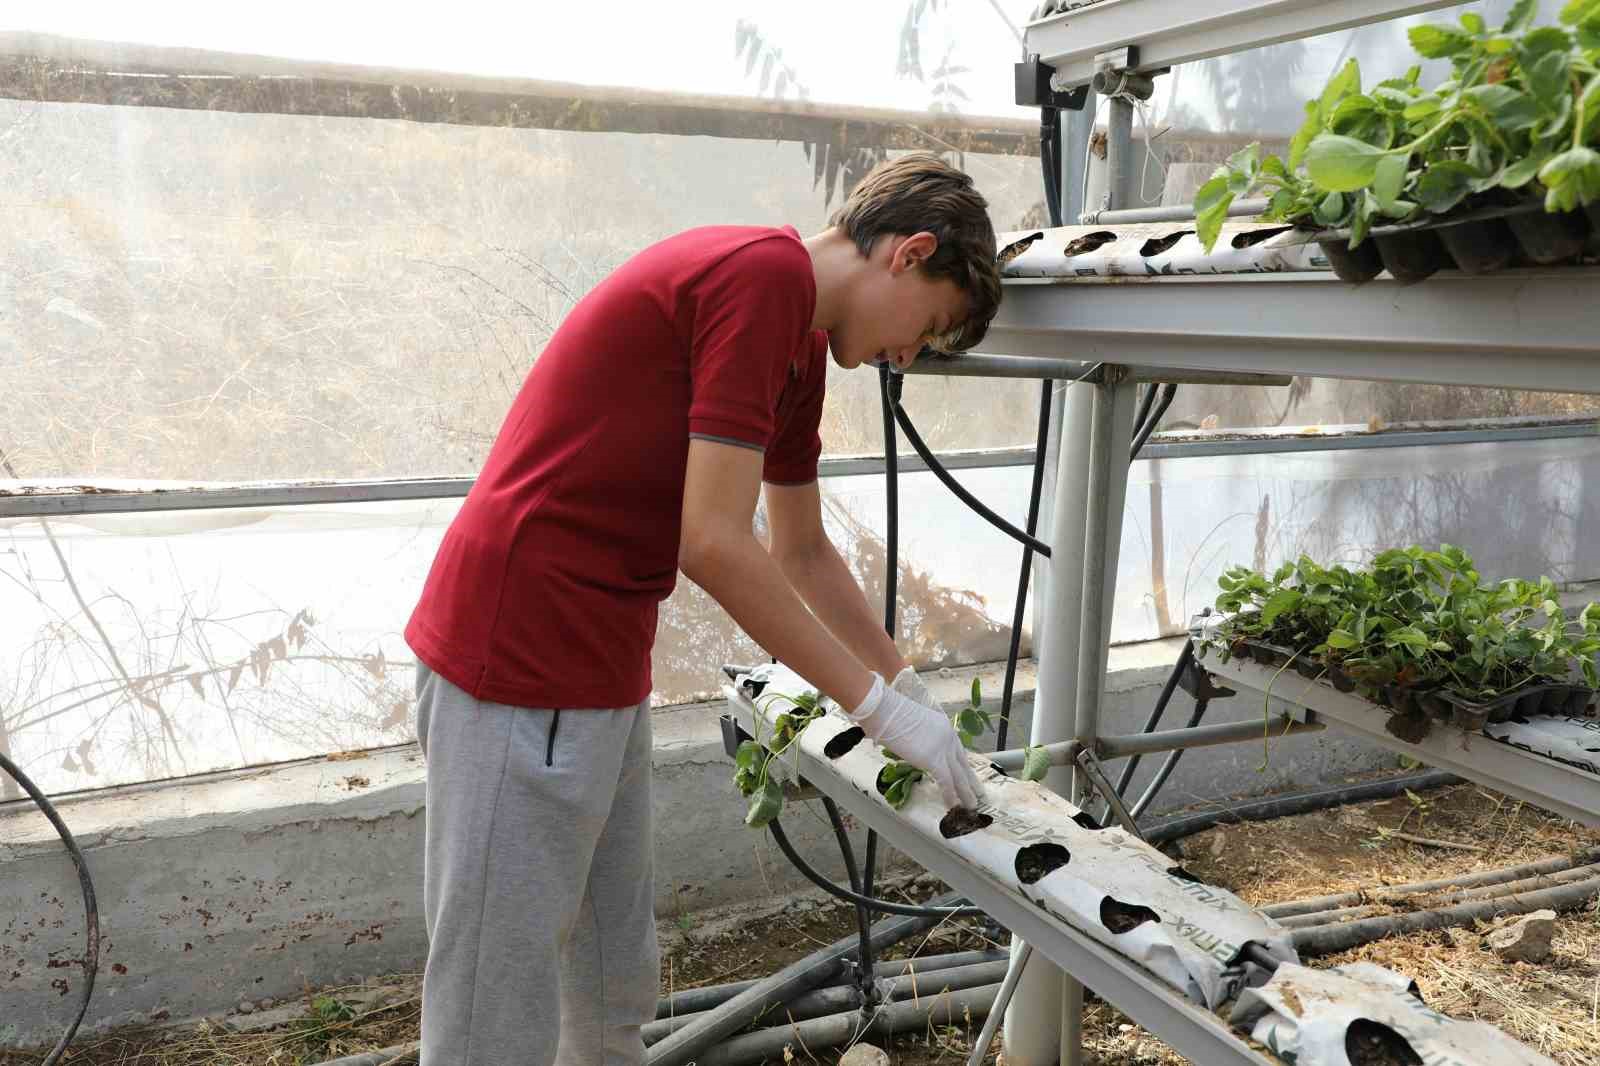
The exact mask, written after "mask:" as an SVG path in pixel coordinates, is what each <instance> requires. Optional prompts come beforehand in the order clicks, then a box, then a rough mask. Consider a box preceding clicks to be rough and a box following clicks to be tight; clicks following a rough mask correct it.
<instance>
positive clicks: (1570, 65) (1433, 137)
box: [1195, 0, 1600, 281]
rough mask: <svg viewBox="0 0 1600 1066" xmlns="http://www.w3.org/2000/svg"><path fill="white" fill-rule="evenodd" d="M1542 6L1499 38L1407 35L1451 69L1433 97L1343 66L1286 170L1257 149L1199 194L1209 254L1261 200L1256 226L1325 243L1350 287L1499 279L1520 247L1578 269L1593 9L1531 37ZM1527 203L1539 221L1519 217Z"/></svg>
mask: <svg viewBox="0 0 1600 1066" xmlns="http://www.w3.org/2000/svg"><path fill="white" fill-rule="evenodd" d="M1537 8H1538V5H1537V4H1536V3H1535V2H1534V0H1520V2H1519V3H1517V4H1516V5H1515V6H1514V7H1513V8H1512V9H1511V11H1510V12H1509V14H1508V15H1507V17H1506V20H1505V22H1504V23H1503V24H1501V25H1500V26H1498V27H1490V26H1489V25H1488V24H1487V23H1486V22H1485V20H1484V19H1483V18H1482V16H1481V15H1478V14H1477V13H1475V12H1465V13H1463V14H1461V15H1460V17H1459V20H1458V22H1457V23H1456V24H1429V25H1421V26H1415V27H1413V28H1412V29H1411V30H1410V33H1409V37H1410V41H1411V44H1412V47H1413V48H1414V49H1415V51H1416V52H1417V54H1418V55H1420V56H1422V57H1423V58H1427V59H1435V60H1441V59H1442V60H1448V61H1449V62H1450V64H1451V68H1452V70H1451V76H1450V77H1449V78H1446V79H1445V80H1444V81H1442V82H1440V83H1439V84H1437V85H1433V86H1427V87H1425V86H1423V85H1421V84H1420V68H1418V67H1413V68H1412V69H1411V70H1410V71H1408V72H1407V74H1406V75H1405V76H1404V77H1400V78H1391V79H1388V80H1385V81H1381V82H1379V83H1378V84H1376V85H1375V86H1373V87H1372V88H1371V89H1369V90H1364V89H1363V88H1362V85H1361V73H1360V68H1359V67H1358V66H1357V65H1356V63H1355V61H1353V60H1352V61H1350V62H1349V63H1347V64H1345V66H1343V67H1342V68H1340V69H1339V71H1337V72H1336V73H1335V74H1334V75H1333V77H1332V78H1330V79H1329V81H1328V84H1327V85H1326V86H1325V87H1324V89H1323V91H1322V92H1321V93H1320V94H1319V95H1318V97H1317V98H1316V99H1313V100H1310V101H1308V102H1307V103H1306V105H1305V111H1306V116H1305V121H1304V123H1303V124H1302V126H1301V127H1300V129H1299V131H1298V132H1297V133H1296V134H1295V136H1294V138H1293V140H1292V141H1291V142H1290V147H1289V152H1288V159H1287V161H1284V160H1282V159H1279V158H1278V157H1276V156H1267V157H1265V158H1262V157H1261V154H1260V148H1259V146H1258V145H1251V146H1249V147H1247V148H1245V149H1243V150H1241V151H1239V152H1236V153H1235V154H1234V155H1233V156H1231V157H1230V158H1229V159H1228V161H1227V163H1226V164H1224V165H1223V166H1222V167H1220V168H1219V169H1218V170H1217V172H1216V173H1215V174H1214V175H1213V176H1212V178H1211V179H1210V180H1209V181H1208V182H1206V183H1205V185H1203V186H1202V187H1201V188H1200V190H1199V191H1198V192H1197V193H1196V196H1195V211H1196V219H1197V227H1196V228H1197V231H1198V233H1199V236H1200V239H1201V241H1202V243H1203V244H1204V245H1205V246H1206V248H1207V249H1208V250H1209V249H1210V248H1211V247H1212V246H1213V245H1214V244H1215V242H1216V240H1217V237H1218V235H1219V233H1220V231H1221V226H1222V223H1223V220H1224V219H1225V218H1226V216H1227V211H1228V207H1229V206H1230V205H1231V203H1232V202H1233V200H1234V199H1235V198H1237V197H1240V196H1245V195H1248V194H1249V193H1251V192H1259V193H1262V194H1265V195H1267V196H1268V197H1269V198H1270V199H1269V206H1268V208H1267V210H1266V212H1264V213H1263V215H1262V216H1261V217H1262V219H1264V220H1267V221H1280V222H1286V223H1290V224H1293V225H1297V226H1301V227H1304V228H1307V229H1313V230H1317V231H1319V232H1320V233H1323V234H1326V238H1325V239H1324V238H1320V237H1319V238H1318V239H1319V243H1320V244H1321V245H1322V247H1323V249H1324V250H1325V251H1326V252H1327V254H1328V256H1329V259H1330V261H1331V263H1332V265H1333V267H1334V269H1335V271H1336V272H1338V273H1339V275H1340V276H1341V277H1343V278H1345V279H1346V280H1350V281H1365V280H1367V279H1369V278H1371V277H1372V276H1374V275H1376V274H1377V273H1378V271H1379V270H1381V269H1384V268H1386V267H1387V268H1388V269H1389V271H1390V273H1391V274H1393V275H1394V276H1395V277H1396V278H1397V279H1399V280H1401V281H1416V280H1420V279H1421V278H1423V277H1426V276H1427V275H1428V274H1430V273H1432V272H1433V271H1434V270H1436V269H1438V267H1439V266H1440V265H1442V264H1443V263H1444V262H1445V261H1446V252H1448V256H1449V258H1452V259H1454V260H1455V262H1456V265H1458V266H1459V267H1460V268H1461V269H1463V270H1466V271H1469V272H1473V273H1477V272H1481V271H1484V270H1492V269H1497V268H1498V267H1500V266H1504V265H1505V264H1506V263H1507V262H1509V261H1510V260H1511V258H1512V256H1513V255H1514V254H1515V253H1516V251H1517V248H1518V245H1519V244H1520V248H1521V251H1522V254H1524V255H1526V256H1527V257H1529V258H1530V259H1532V260H1533V261H1534V262H1539V263H1550V262H1559V261H1562V260H1564V259H1570V258H1571V257H1572V256H1574V255H1575V254H1577V252H1579V251H1581V249H1582V247H1583V243H1584V236H1585V233H1584V226H1583V224H1582V222H1581V221H1578V220H1577V219H1576V217H1575V216H1570V217H1569V216H1568V215H1567V213H1570V212H1573V211H1576V210H1577V209H1578V208H1580V207H1584V208H1592V209H1593V210H1592V211H1591V214H1594V215H1597V216H1600V151H1597V150H1596V148H1597V145H1600V78H1597V77H1596V69H1597V63H1600V0H1571V2H1569V3H1568V4H1567V5H1566V6H1565V7H1564V8H1563V9H1562V11H1561V23H1562V24H1561V25H1559V26H1535V25H1534V24H1533V20H1534V18H1535V16H1536V14H1537ZM1524 203H1525V204H1527V205H1529V206H1530V207H1531V206H1533V205H1539V206H1542V207H1543V211H1538V210H1520V209H1518V210H1510V209H1512V208H1516V207H1517V205H1519V204H1524ZM1480 209H1491V214H1494V215H1495V217H1492V218H1488V217H1484V218H1480V217H1479V216H1477V215H1474V214H1472V212H1474V211H1479V210H1480ZM1500 215H1503V216H1504V217H1503V219H1502V218H1501V217H1499V216H1500ZM1462 216H1465V220H1462ZM1446 218H1449V219H1451V220H1452V221H1451V224H1450V225H1448V226H1443V227H1437V226H1435V225H1433V224H1434V223H1436V222H1438V221H1439V220H1442V219H1446ZM1595 222H1596V225H1597V226H1600V217H1596V219H1595ZM1413 223H1415V224H1416V225H1414V226H1413V225H1411V224H1413ZM1380 226H1381V227H1385V228H1384V229H1382V230H1380V233H1381V234H1382V238H1381V239H1380V240H1379V241H1378V247H1377V248H1376V249H1374V248H1373V247H1371V246H1370V245H1368V244H1367V240H1368V237H1369V234H1371V232H1372V230H1373V229H1374V228H1375V227H1380ZM1508 226H1509V229H1508V228H1507V227H1508ZM1397 227H1398V228H1397ZM1513 233H1514V234H1515V237H1514V238H1513V237H1512V234H1513Z"/></svg>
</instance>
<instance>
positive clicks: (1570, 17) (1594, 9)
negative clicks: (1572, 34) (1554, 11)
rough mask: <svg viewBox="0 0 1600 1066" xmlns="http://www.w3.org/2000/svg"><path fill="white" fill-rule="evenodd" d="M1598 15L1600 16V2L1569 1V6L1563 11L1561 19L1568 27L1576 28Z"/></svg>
mask: <svg viewBox="0 0 1600 1066" xmlns="http://www.w3.org/2000/svg"><path fill="white" fill-rule="evenodd" d="M1597 14H1600V0H1567V5H1566V6H1565V7H1563V8H1562V9H1561V16H1560V18H1561V21H1562V22H1565V23H1566V24H1567V25H1568V26H1576V25H1577V24H1578V23H1580V22H1586V21H1588V20H1589V19H1590V18H1591V17H1593V16H1595V15H1597Z"/></svg>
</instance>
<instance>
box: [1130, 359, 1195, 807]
mask: <svg viewBox="0 0 1600 1066" xmlns="http://www.w3.org/2000/svg"><path fill="white" fill-rule="evenodd" d="M1154 388H1155V386H1154V385H1152V386H1151V389H1152V390H1154ZM1193 659H1194V641H1192V640H1186V641H1184V642H1183V650H1182V651H1181V652H1179V653H1178V662H1177V664H1176V665H1175V666H1173V668H1172V673H1170V674H1168V675H1167V683H1166V684H1164V685H1162V686H1161V695H1159V696H1157V697H1156V705H1155V708H1154V709H1153V710H1151V712H1150V717H1149V718H1148V719H1146V720H1145V723H1144V731H1145V732H1146V733H1154V732H1155V731H1156V726H1158V725H1160V724H1161V716H1162V715H1164V714H1166V713H1167V703H1168V701H1170V700H1171V699H1172V694H1173V693H1174V692H1175V691H1177V688H1178V681H1179V680H1180V679H1182V677H1183V672H1184V670H1186V669H1188V666H1189V663H1190V661H1192V660H1193ZM1138 768H1139V756H1138V755H1134V756H1131V757H1130V758H1129V759H1128V762H1127V764H1126V765H1124V766H1123V768H1122V773H1121V774H1120V775H1119V776H1118V777H1117V795H1119V796H1126V795H1127V794H1128V785H1130V784H1131V783H1132V782H1133V772H1134V771H1135V770H1137V769H1138Z"/></svg>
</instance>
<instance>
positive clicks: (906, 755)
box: [847, 674, 983, 808]
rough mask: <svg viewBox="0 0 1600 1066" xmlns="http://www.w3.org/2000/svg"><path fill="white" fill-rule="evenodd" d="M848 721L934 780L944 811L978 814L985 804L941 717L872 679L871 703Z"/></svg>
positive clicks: (964, 756)
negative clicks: (963, 809) (969, 810)
mask: <svg viewBox="0 0 1600 1066" xmlns="http://www.w3.org/2000/svg"><path fill="white" fill-rule="evenodd" d="M847 717H849V719H850V720H851V721H852V722H854V723H855V724H856V725H859V726H860V727H861V731H862V732H863V733H865V734H866V735H867V736H869V737H871V738H872V739H873V740H875V741H877V742H878V743H879V744H882V745H883V746H884V747H886V748H888V749H889V750H890V751H892V752H894V753H895V754H896V755H898V756H900V758H902V759H904V760H905V761H906V762H908V763H910V764H911V765H913V766H916V767H919V768H921V769H923V770H926V771H927V772H928V773H930V774H932V775H933V777H934V780H936V781H937V782H938V783H939V790H940V791H941V792H942V793H943V794H944V805H945V806H946V807H967V808H976V807H977V805H978V804H979V802H981V801H982V799H983V790H982V787H981V786H980V785H979V784H978V775H977V774H975V773H973V771H972V764H971V763H969V762H967V749H966V748H964V747H962V746H961V738H960V737H959V736H957V735H956V728H955V726H953V725H951V724H950V719H948V718H946V717H945V716H944V713H943V712H942V711H936V710H934V709H932V708H931V707H926V706H924V705H923V704H921V703H918V702H916V701H915V700H912V699H910V698H908V697H906V696H903V695H901V694H900V693H899V692H896V691H895V690H894V689H893V688H890V687H889V686H888V685H885V684H884V683H883V678H882V677H880V676H879V675H877V674H873V675H872V688H871V689H870V690H869V691H868V692H867V698H866V699H864V700H862V701H861V706H859V707H857V708H856V709H855V710H853V711H850V712H848V715H847Z"/></svg>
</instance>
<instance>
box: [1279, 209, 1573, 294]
mask: <svg viewBox="0 0 1600 1066" xmlns="http://www.w3.org/2000/svg"><path fill="white" fill-rule="evenodd" d="M1350 236H1351V234H1350V231H1349V230H1348V229H1338V230H1313V231H1309V239H1310V240H1312V241H1314V242H1315V243H1316V244H1317V246H1318V247H1320V248H1321V249H1322V252H1323V254H1324V255H1326V256H1327V257H1328V263H1329V265H1330V266H1331V267H1332V268H1333V272H1334V273H1335V274H1337V275H1338V276H1339V278H1340V279H1341V280H1343V281H1348V282H1351V283H1352V284H1357V285H1359V284H1361V283H1362V282H1365V281H1371V280H1372V279H1373V278H1375V277H1377V276H1378V274H1379V273H1381V272H1382V271H1384V270H1388V271H1389V273H1390V275H1391V276H1393V277H1394V279H1395V280H1396V281H1399V282H1400V283H1401V284H1405V285H1410V284H1414V283H1416V282H1418V281H1421V280H1423V279H1424V278H1427V277H1430V276H1431V275H1433V274H1435V273H1437V272H1438V271H1440V270H1459V271H1461V272H1462V273H1464V274H1488V273H1491V272H1493V271H1496V270H1501V269H1504V268H1506V267H1511V266H1519V265H1520V266H1551V265H1555V264H1559V263H1570V262H1576V261H1577V260H1578V259H1580V258H1581V257H1582V256H1584V255H1585V254H1586V253H1588V254H1594V253H1595V252H1596V251H1600V203H1594V204H1590V205H1589V206H1588V207H1587V208H1585V209H1584V210H1582V211H1570V212H1567V213H1565V214H1555V215H1552V214H1547V213H1546V212H1545V210H1544V204H1543V203H1541V202H1538V201H1528V202H1526V203H1520V204H1515V205H1509V206H1507V205H1494V206H1482V207H1477V208H1474V209H1470V210H1465V211H1461V212H1459V213H1457V214H1454V215H1449V216H1445V217H1442V218H1435V219H1430V220H1428V221H1425V222H1411V223H1403V224H1398V225H1393V226H1374V227H1373V228H1372V230H1371V232H1370V234H1369V235H1368V237H1367V239H1366V240H1364V241H1362V242H1361V244H1359V245H1357V246H1356V247H1354V248H1352V247H1350Z"/></svg>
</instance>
